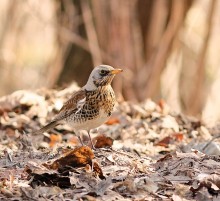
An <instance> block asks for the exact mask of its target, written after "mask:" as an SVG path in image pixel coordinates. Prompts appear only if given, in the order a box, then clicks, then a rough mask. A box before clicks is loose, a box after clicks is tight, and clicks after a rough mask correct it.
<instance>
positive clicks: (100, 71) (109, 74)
mask: <svg viewBox="0 0 220 201" xmlns="http://www.w3.org/2000/svg"><path fill="white" fill-rule="evenodd" d="M120 72H122V69H115V68H113V67H112V66H108V65H100V66H97V67H95V68H94V69H93V71H92V72H91V74H90V76H89V79H88V81H87V84H86V85H85V89H87V90H95V89H97V87H100V86H106V85H109V84H111V82H112V80H113V78H114V77H115V75H116V74H118V73H120Z"/></svg>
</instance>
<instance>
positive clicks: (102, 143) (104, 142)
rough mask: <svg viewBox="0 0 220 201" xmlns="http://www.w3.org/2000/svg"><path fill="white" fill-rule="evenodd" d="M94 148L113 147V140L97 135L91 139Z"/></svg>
mask: <svg viewBox="0 0 220 201" xmlns="http://www.w3.org/2000/svg"><path fill="white" fill-rule="evenodd" d="M92 142H93V144H94V146H95V148H104V147H111V146H112V145H113V139H112V138H110V137H106V136H105V135H103V134H102V135H98V136H97V137H95V138H93V139H92Z"/></svg>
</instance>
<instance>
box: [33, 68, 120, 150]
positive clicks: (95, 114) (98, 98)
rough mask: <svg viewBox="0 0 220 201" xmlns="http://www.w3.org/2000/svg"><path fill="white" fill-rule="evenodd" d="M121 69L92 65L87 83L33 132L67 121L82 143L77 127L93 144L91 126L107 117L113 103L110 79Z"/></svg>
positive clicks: (42, 130) (46, 129)
mask: <svg viewBox="0 0 220 201" xmlns="http://www.w3.org/2000/svg"><path fill="white" fill-rule="evenodd" d="M120 72H122V69H114V68H113V67H112V66H108V65H100V66H97V67H95V68H94V69H93V71H92V72H91V74H90V76H89V79H88V81H87V83H86V85H85V86H83V87H82V88H81V89H80V90H79V91H77V92H75V93H73V95H72V97H71V98H70V99H69V100H68V101H67V102H65V103H64V105H63V107H62V108H61V110H60V111H59V113H58V114H57V115H56V116H55V118H54V119H53V120H52V121H51V122H50V123H49V124H47V125H46V126H44V127H43V128H41V129H40V130H38V131H36V132H35V133H34V134H40V133H43V132H46V131H48V130H49V129H51V128H54V127H55V126H57V125H58V124H60V123H67V124H68V125H69V126H71V127H72V128H73V131H74V132H75V133H76V135H77V137H78V138H79V140H80V142H81V144H82V145H83V142H82V140H81V138H80V135H79V131H80V130H86V131H87V132H88V135H89V139H90V142H91V144H92V147H93V148H94V145H93V143H92V140H91V136H90V130H91V129H93V128H97V127H99V126H100V125H102V124H103V123H105V122H106V121H107V120H108V118H109V117H110V115H111V113H112V111H113V108H114V105H115V103H116V99H115V94H114V91H113V89H112V87H111V82H112V80H113V78H114V77H115V75H116V74H118V73H120Z"/></svg>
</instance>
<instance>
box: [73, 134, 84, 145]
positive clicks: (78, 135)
mask: <svg viewBox="0 0 220 201" xmlns="http://www.w3.org/2000/svg"><path fill="white" fill-rule="evenodd" d="M74 132H75V134H76V136H77V137H78V139H79V141H80V143H81V145H82V146H84V143H83V141H82V139H81V137H80V132H77V131H74Z"/></svg>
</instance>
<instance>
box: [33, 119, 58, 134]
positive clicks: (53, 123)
mask: <svg viewBox="0 0 220 201" xmlns="http://www.w3.org/2000/svg"><path fill="white" fill-rule="evenodd" d="M58 124H59V122H58V121H51V122H50V123H49V124H47V125H46V126H44V127H43V128H41V129H40V130H38V131H35V132H33V134H34V135H38V134H42V133H43V132H46V131H48V130H50V129H51V128H54V127H55V126H57V125H58Z"/></svg>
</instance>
